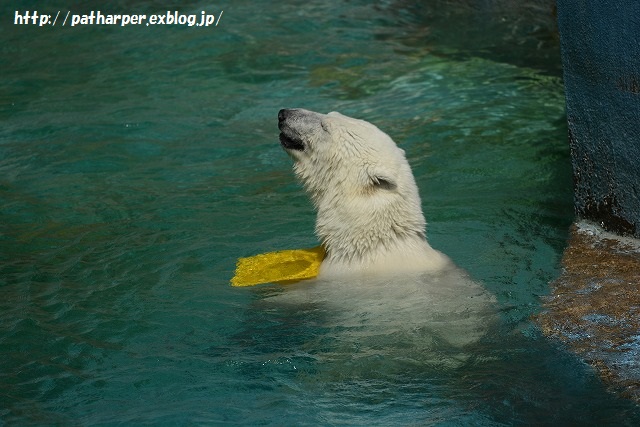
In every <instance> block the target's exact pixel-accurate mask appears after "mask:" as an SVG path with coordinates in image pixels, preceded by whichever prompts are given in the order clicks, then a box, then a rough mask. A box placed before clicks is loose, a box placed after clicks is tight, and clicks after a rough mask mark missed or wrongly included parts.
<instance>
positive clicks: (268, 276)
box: [231, 246, 324, 286]
mask: <svg viewBox="0 0 640 427" xmlns="http://www.w3.org/2000/svg"><path fill="white" fill-rule="evenodd" d="M323 259H324V248H323V247H322V246H317V247H315V248H309V249H291V250H286V251H277V252H268V253H265V254H260V255H254V256H252V257H248V258H238V262H237V264H236V273H235V275H234V276H233V279H231V286H254V285H259V284H261V283H278V284H284V283H292V282H297V281H299V280H304V279H312V278H314V277H316V276H317V275H318V271H319V270H320V264H321V263H322V260H323Z"/></svg>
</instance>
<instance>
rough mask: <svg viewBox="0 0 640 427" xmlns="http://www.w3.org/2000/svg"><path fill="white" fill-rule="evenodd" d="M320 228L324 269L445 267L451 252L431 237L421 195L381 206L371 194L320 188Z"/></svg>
mask: <svg viewBox="0 0 640 427" xmlns="http://www.w3.org/2000/svg"><path fill="white" fill-rule="evenodd" d="M315 196H316V197H313V198H314V202H315V205H316V207H317V209H318V216H317V220H316V234H317V235H318V237H319V239H320V240H321V242H322V244H323V246H324V247H325V249H326V252H327V256H326V258H325V260H324V262H323V264H322V268H321V273H322V274H323V275H325V273H328V272H330V273H332V274H333V273H335V274H338V273H345V272H352V273H357V272H371V273H376V272H402V271H424V270H433V269H437V268H441V267H442V266H443V265H444V264H445V263H446V262H447V258H446V256H444V255H442V254H441V253H440V252H438V251H436V250H434V249H433V248H431V246H430V245H429V244H428V243H427V240H426V238H425V225H426V223H425V220H424V216H423V215H422V210H421V208H420V199H419V197H418V196H417V194H416V197H415V198H409V200H404V201H403V203H401V204H392V205H389V206H383V207H380V206H375V205H374V203H375V202H372V201H370V200H367V199H364V200H358V198H357V197H353V198H351V199H349V200H348V201H345V198H344V195H343V194H340V195H339V196H337V195H332V194H328V193H323V194H316V195H315Z"/></svg>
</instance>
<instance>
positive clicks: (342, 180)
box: [282, 109, 451, 278]
mask: <svg viewBox="0 0 640 427" xmlns="http://www.w3.org/2000/svg"><path fill="white" fill-rule="evenodd" d="M290 111H294V112H293V113H291V114H290V115H289V118H288V119H287V120H286V121H285V126H284V127H283V129H282V130H283V132H284V133H285V134H286V133H289V134H291V135H294V136H295V137H297V138H299V139H300V140H302V141H303V143H304V145H305V149H304V150H302V151H300V150H287V151H288V152H289V153H290V154H291V156H292V157H293V158H294V160H295V165H294V171H295V173H296V175H297V176H298V177H299V178H300V180H301V181H302V183H303V184H304V187H305V188H306V190H307V191H308V193H309V195H310V197H311V199H312V201H313V203H314V205H315V207H316V209H317V212H318V214H317V220H316V234H317V236H318V238H319V239H320V241H321V242H322V244H323V245H324V247H325V249H326V251H327V256H326V258H325V260H324V262H323V263H322V266H321V269H320V277H321V278H326V277H331V276H344V275H345V274H368V273H371V274H380V273H397V272H420V271H437V270H440V269H443V268H445V267H448V266H451V262H450V261H449V259H448V257H446V256H445V255H444V254H442V253H441V252H438V251H436V250H434V249H433V248H431V246H430V245H429V244H428V243H427V240H426V238H425V227H426V222H425V219H424V215H423V213H422V207H421V202H420V196H419V194H418V187H417V186H416V183H415V180H414V177H413V173H412V172H411V168H410V166H409V163H408V162H407V159H406V158H405V153H404V151H403V150H402V149H400V148H399V147H398V146H397V145H396V144H395V142H394V141H393V140H392V139H391V138H390V137H389V136H388V135H387V134H386V133H384V132H382V131H381V130H380V129H378V128H377V127H376V126H374V125H372V124H371V123H368V122H366V121H363V120H358V119H353V118H350V117H347V116H344V115H342V114H340V113H336V112H333V113H329V114H326V115H325V114H320V113H315V112H312V111H307V110H302V109H297V110H290Z"/></svg>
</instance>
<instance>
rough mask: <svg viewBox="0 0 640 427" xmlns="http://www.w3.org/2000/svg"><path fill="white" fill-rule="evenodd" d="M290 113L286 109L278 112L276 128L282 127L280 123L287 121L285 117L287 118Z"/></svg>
mask: <svg viewBox="0 0 640 427" xmlns="http://www.w3.org/2000/svg"><path fill="white" fill-rule="evenodd" d="M290 111H291V110H289V109H286V108H283V109H282V110H280V111H278V127H280V126H281V125H282V122H284V121H285V120H287V117H288V116H289V113H290Z"/></svg>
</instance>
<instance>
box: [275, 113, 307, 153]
mask: <svg viewBox="0 0 640 427" xmlns="http://www.w3.org/2000/svg"><path fill="white" fill-rule="evenodd" d="M305 112H306V110H301V109H282V110H280V111H279V112H278V129H280V144H281V145H282V146H283V147H284V148H285V149H287V150H296V151H304V149H305V143H304V140H303V139H302V137H301V135H300V129H299V128H300V126H301V124H302V123H301V122H303V121H304V116H305Z"/></svg>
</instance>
